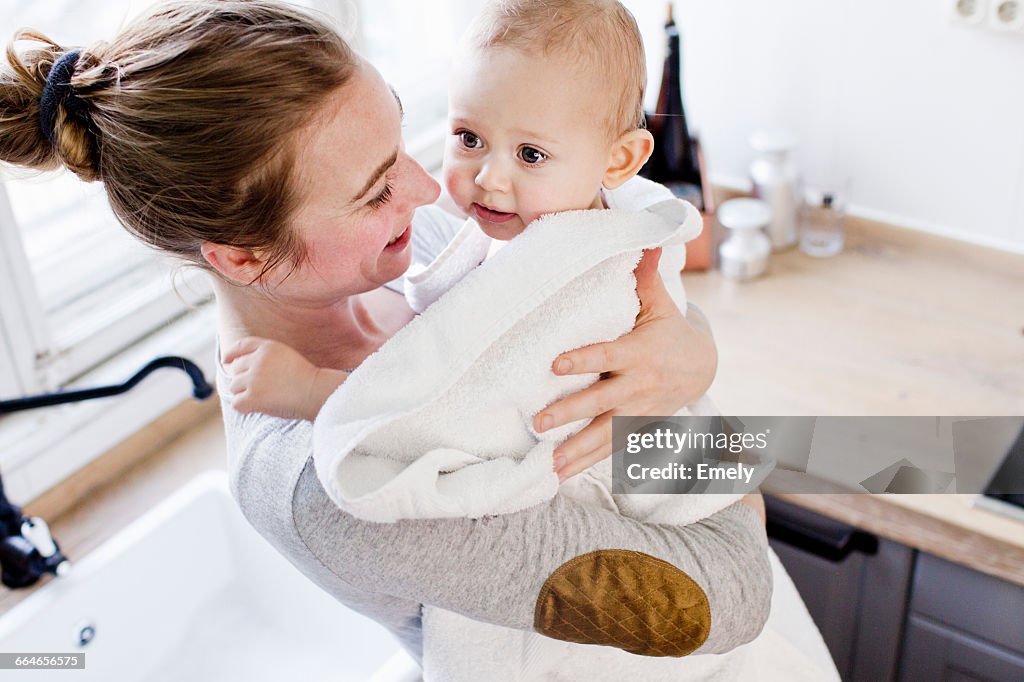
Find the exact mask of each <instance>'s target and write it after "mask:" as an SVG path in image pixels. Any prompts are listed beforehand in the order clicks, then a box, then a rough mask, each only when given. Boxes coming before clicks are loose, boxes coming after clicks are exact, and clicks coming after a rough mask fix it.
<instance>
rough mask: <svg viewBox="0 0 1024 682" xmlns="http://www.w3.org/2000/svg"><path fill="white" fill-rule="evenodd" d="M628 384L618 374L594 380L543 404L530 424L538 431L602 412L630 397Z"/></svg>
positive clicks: (541, 431)
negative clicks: (569, 393) (543, 406)
mask: <svg viewBox="0 0 1024 682" xmlns="http://www.w3.org/2000/svg"><path fill="white" fill-rule="evenodd" d="M629 385H630V384H629V383H627V382H622V381H621V380H619V378H618V377H612V378H610V379H604V380H602V381H597V382H595V383H594V384H593V385H591V386H588V387H587V388H585V389H583V390H582V391H578V392H576V393H573V394H572V395H568V396H566V397H564V398H562V399H561V400H558V401H556V402H553V403H551V404H550V405H548V406H547V407H545V408H544V409H543V410H541V411H540V412H539V413H538V414H537V416H536V417H534V418H533V428H534V430H535V431H537V433H543V432H544V431H547V430H549V429H553V428H555V427H556V426H562V425H564V424H569V423H572V422H574V421H579V420H580V419H592V418H594V417H597V416H598V415H603V414H604V413H605V412H608V411H609V410H613V409H615V408H616V407H620V406H622V405H625V404H626V403H627V402H628V401H629V400H630V398H632V395H631V393H630V392H629V390H628V386H629Z"/></svg>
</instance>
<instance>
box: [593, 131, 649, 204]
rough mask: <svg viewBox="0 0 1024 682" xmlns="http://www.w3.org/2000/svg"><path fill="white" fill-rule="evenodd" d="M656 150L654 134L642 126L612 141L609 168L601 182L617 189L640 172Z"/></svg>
mask: <svg viewBox="0 0 1024 682" xmlns="http://www.w3.org/2000/svg"><path fill="white" fill-rule="evenodd" d="M653 151H654V136H653V135H651V133H650V131H648V130H644V129H642V128H637V129H636V130H630V131H629V132H626V133H623V134H622V135H620V136H619V139H617V140H615V142H613V143H612V150H611V153H609V155H608V170H607V171H606V172H605V174H604V180H602V181H601V184H602V185H604V188H605V189H615V188H616V187H618V186H619V185H621V184H622V183H624V182H625V181H626V180H629V179H630V178H631V177H633V176H634V175H636V174H637V173H639V172H640V169H641V168H643V165H644V164H645V163H647V159H649V158H651V152H653Z"/></svg>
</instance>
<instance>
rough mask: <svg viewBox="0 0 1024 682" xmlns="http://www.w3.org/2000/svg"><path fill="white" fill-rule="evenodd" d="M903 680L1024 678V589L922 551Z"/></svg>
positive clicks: (901, 669) (908, 626)
mask: <svg viewBox="0 0 1024 682" xmlns="http://www.w3.org/2000/svg"><path fill="white" fill-rule="evenodd" d="M911 594H912V596H911V601H910V618H909V620H908V623H907V632H906V639H905V641H906V644H905V646H904V653H903V659H902V662H901V666H900V680H906V681H908V682H911V681H913V682H916V681H917V680H950V681H952V680H965V681H966V680H986V681H991V682H1003V681H1004V680H1005V681H1006V682H1010V681H1013V682H1018V681H1019V680H1024V587H1021V586H1019V585H1013V584H1011V583H1008V582H1005V581H1003V580H999V579H998V578H993V577H991V576H987V575H984V574H982V573H978V572H977V571H972V570H971V569H969V568H965V567H963V566H959V565H957V564H952V563H950V562H948V561H943V560H942V559H939V558H937V557H934V556H931V555H929V554H920V555H919V556H918V558H917V567H916V570H915V572H914V582H913V589H912V593H911Z"/></svg>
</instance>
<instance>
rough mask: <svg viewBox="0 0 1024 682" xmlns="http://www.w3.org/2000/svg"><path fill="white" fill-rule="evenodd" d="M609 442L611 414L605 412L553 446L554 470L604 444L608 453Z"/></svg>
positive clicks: (609, 449) (610, 441) (610, 436)
mask: <svg viewBox="0 0 1024 682" xmlns="http://www.w3.org/2000/svg"><path fill="white" fill-rule="evenodd" d="M611 444H612V414H611V413H610V412H606V413H604V414H602V415H601V416H600V417H597V418H596V419H594V420H593V421H592V422H590V423H589V424H587V426H586V428H584V429H582V430H580V432H579V433H577V434H575V435H574V436H573V437H572V438H570V439H568V440H567V441H565V442H564V443H562V444H561V445H559V446H558V447H557V448H555V453H554V457H555V471H556V472H558V471H561V470H562V469H564V468H565V467H566V466H568V465H570V464H573V463H575V462H576V461H577V460H579V459H580V458H581V457H583V456H585V455H589V454H591V453H593V452H595V451H598V450H601V449H602V448H604V447H606V446H607V448H608V452H609V453H610V452H611Z"/></svg>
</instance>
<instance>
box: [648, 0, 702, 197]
mask: <svg viewBox="0 0 1024 682" xmlns="http://www.w3.org/2000/svg"><path fill="white" fill-rule="evenodd" d="M665 34H666V35H667V37H668V52H667V53H666V55H665V68H664V70H663V71H662V74H661V90H660V91H659V92H658V105H657V108H656V109H655V111H654V114H653V115H652V116H650V117H649V121H648V125H647V127H648V129H649V130H650V131H651V134H652V135H653V136H654V151H653V153H652V154H651V158H650V159H649V160H648V161H647V164H646V165H645V166H644V167H643V170H642V171H641V175H643V176H644V177H647V178H650V179H651V180H655V181H657V182H660V183H662V184H664V185H666V186H668V187H669V188H670V189H671V190H672V191H673V192H674V193H675V194H676V195H678V196H680V197H682V198H684V199H687V200H688V201H690V202H692V203H693V204H694V205H696V206H697V207H698V208H701V209H703V208H704V206H703V201H702V188H701V181H700V168H699V166H698V162H697V154H696V149H695V146H694V143H693V140H692V139H691V138H690V129H689V127H688V126H687V125H686V111H685V110H684V109H683V93H682V85H681V68H680V62H681V54H680V49H679V29H677V28H676V24H675V21H673V18H672V4H671V3H669V6H668V22H667V23H666V24H665Z"/></svg>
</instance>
